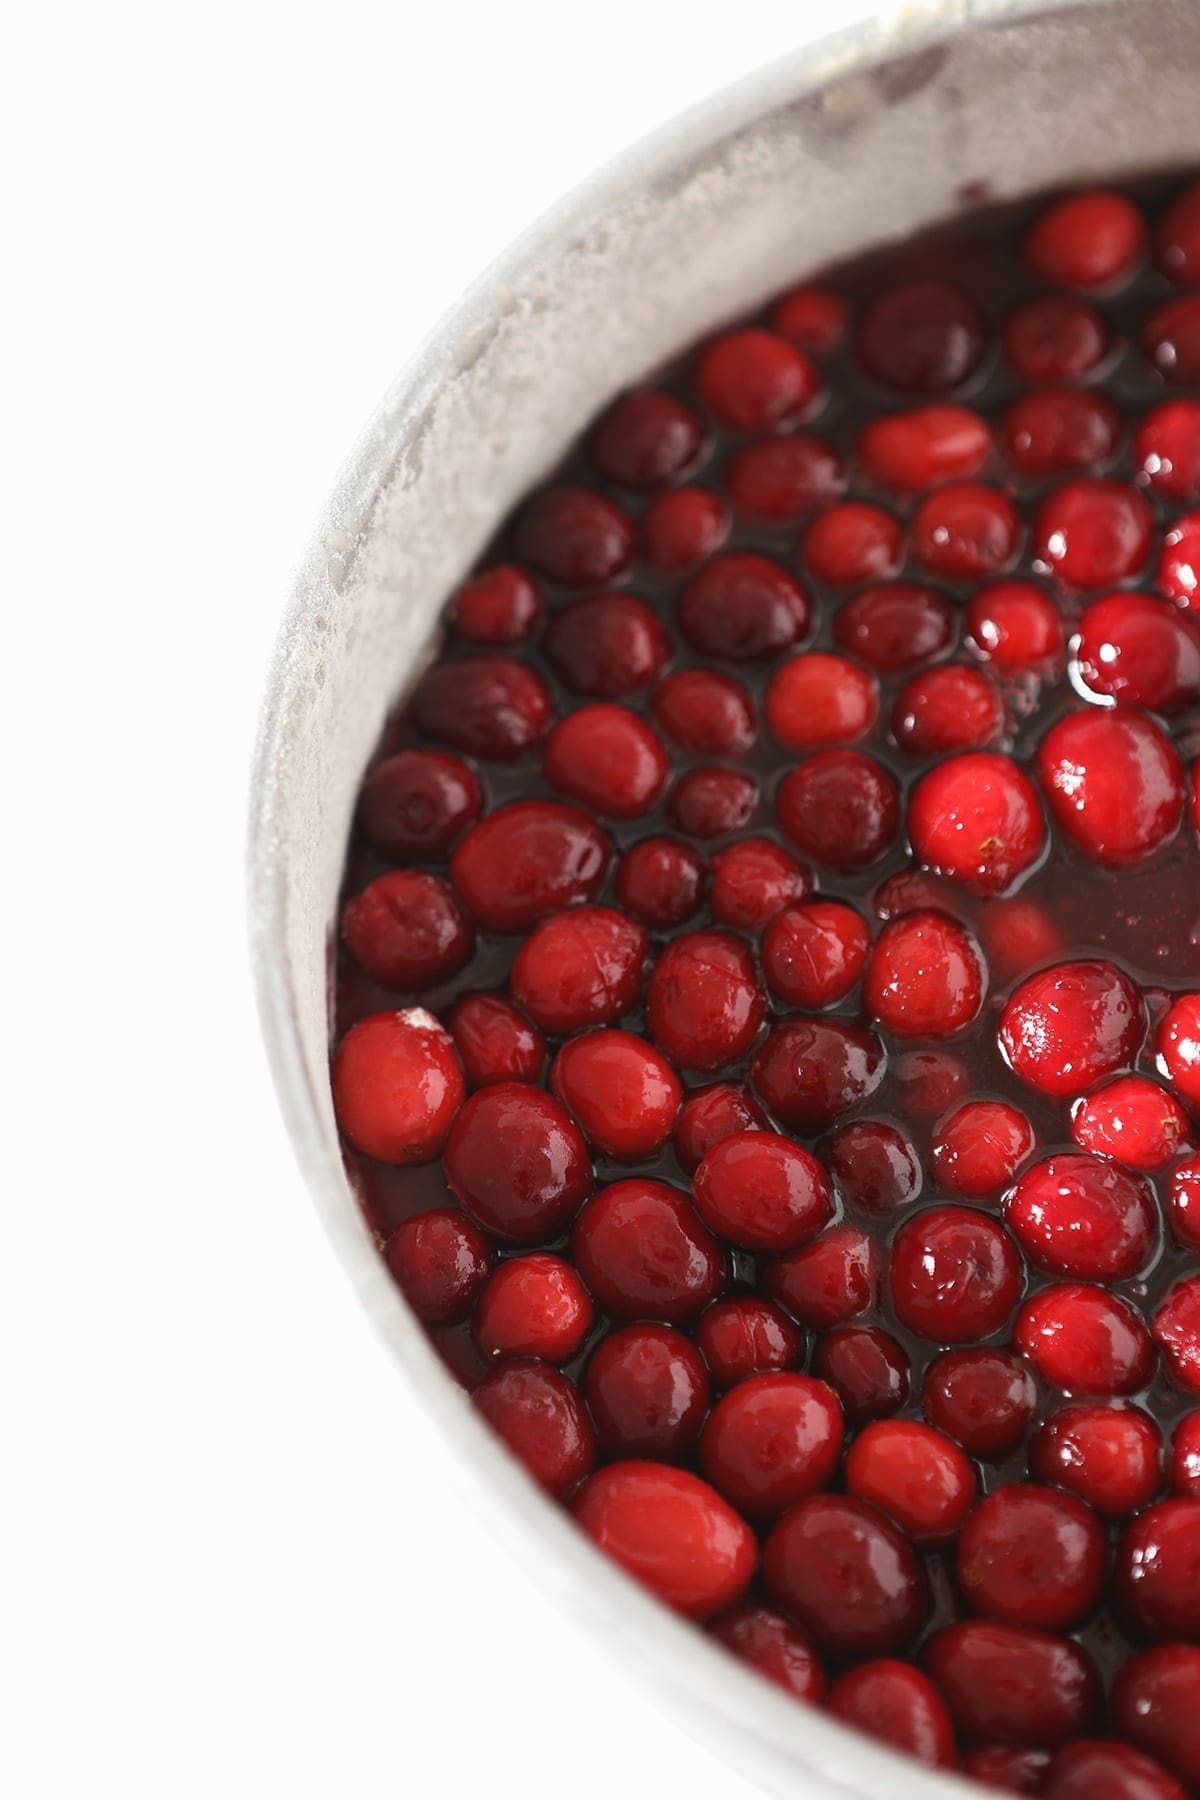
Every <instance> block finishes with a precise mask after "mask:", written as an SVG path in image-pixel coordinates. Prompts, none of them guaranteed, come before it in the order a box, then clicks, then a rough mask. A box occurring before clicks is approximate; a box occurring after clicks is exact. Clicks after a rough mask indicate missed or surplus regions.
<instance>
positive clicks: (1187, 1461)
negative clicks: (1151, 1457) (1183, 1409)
mask: <svg viewBox="0 0 1200 1800" xmlns="http://www.w3.org/2000/svg"><path fill="white" fill-rule="evenodd" d="M1171 1492H1172V1493H1173V1494H1191V1495H1192V1496H1193V1497H1194V1498H1196V1499H1200V1412H1191V1413H1186V1414H1185V1415H1184V1417H1183V1418H1182V1419H1180V1421H1179V1423H1178V1425H1177V1426H1176V1427H1175V1436H1174V1438H1173V1439H1172V1442H1171Z"/></svg>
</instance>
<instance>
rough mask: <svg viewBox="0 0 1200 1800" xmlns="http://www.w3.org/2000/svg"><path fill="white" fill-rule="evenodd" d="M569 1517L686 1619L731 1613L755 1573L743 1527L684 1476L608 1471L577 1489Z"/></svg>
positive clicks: (624, 1465) (655, 1469) (633, 1465)
mask: <svg viewBox="0 0 1200 1800" xmlns="http://www.w3.org/2000/svg"><path fill="white" fill-rule="evenodd" d="M572 1511H573V1512H574V1514H575V1518H576V1520H577V1522H578V1523H579V1525H580V1526H581V1527H582V1529H583V1530H584V1531H585V1532H586V1533H587V1535H588V1536H589V1537H590V1538H591V1539H592V1541H593V1542H594V1543H596V1544H598V1545H599V1546H600V1548H601V1549H602V1550H603V1551H604V1552H605V1553H606V1554H607V1555H608V1556H611V1557H612V1558H613V1560H614V1561H615V1562H618V1563H620V1565H621V1567H622V1568H623V1569H625V1570H626V1571H627V1572H628V1573H629V1574H630V1575H632V1576H633V1577H634V1579H635V1580H637V1581H640V1582H641V1583H642V1584H643V1585H644V1586H645V1587H647V1588H649V1589H650V1591H651V1593H653V1594H655V1595H657V1597H658V1598H659V1599H660V1600H662V1601H665V1603H666V1604H667V1605H668V1606H670V1607H673V1608H674V1609H675V1611H676V1612H680V1613H682V1614H683V1615H684V1616H685V1618H689V1619H707V1618H711V1617H712V1615H713V1614H714V1613H719V1612H722V1611H723V1610H724V1609H725V1608H726V1607H729V1606H732V1605H733V1604H734V1602H735V1601H737V1600H740V1599H741V1597H742V1595H743V1594H744V1593H745V1591H746V1588H747V1587H748V1586H749V1584H750V1581H751V1579H752V1578H753V1575H754V1572H755V1570H756V1568H757V1566H758V1546H757V1544H756V1543H755V1541H754V1534H753V1533H752V1532H751V1530H750V1528H749V1526H748V1525H746V1523H745V1522H744V1520H742V1519H740V1518H739V1517H738V1515H737V1514H736V1513H735V1512H734V1511H733V1509H732V1508H731V1507H729V1506H727V1505H726V1503H725V1501H724V1500H722V1499H721V1497H720V1495H719V1494H717V1493H716V1492H715V1491H714V1490H713V1489H712V1488H711V1487H709V1485H708V1483H707V1482H705V1481H701V1480H700V1478H699V1476H698V1475H692V1474H691V1473H689V1471H688V1470H686V1469H672V1468H668V1467H666V1466H665V1465H664V1464H662V1463H653V1462H637V1461H633V1462H615V1463H610V1464H609V1465H608V1467H607V1468H604V1469H599V1470H597V1472H596V1474H595V1475H593V1476H592V1477H591V1479H590V1480H589V1481H587V1482H586V1483H585V1484H584V1486H583V1487H582V1488H581V1490H580V1492H579V1493H578V1495H577V1496H576V1498H575V1501H574V1504H573V1507H572Z"/></svg>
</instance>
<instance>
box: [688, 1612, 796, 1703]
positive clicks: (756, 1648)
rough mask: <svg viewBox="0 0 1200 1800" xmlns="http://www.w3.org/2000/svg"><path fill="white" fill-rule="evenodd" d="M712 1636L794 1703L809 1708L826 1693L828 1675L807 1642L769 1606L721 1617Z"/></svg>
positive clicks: (723, 1614)
mask: <svg viewBox="0 0 1200 1800" xmlns="http://www.w3.org/2000/svg"><path fill="white" fill-rule="evenodd" d="M710 1629H711V1631H712V1634H713V1636H714V1637H715V1638H716V1639H717V1641H718V1642H719V1643H722V1644H724V1646H725V1648H726V1649H727V1650H731V1651H732V1652H733V1654H734V1655H735V1656H736V1657H739V1658H740V1659H741V1661H742V1662H745V1663H749V1665H750V1667H751V1668H752V1669H757V1670H758V1672H759V1674H760V1675H763V1676H765V1677H766V1679H767V1680H768V1681H773V1682H774V1683H775V1684H776V1686H777V1687H781V1688H783V1690H784V1691H785V1693H788V1694H791V1696H792V1698H793V1699H794V1700H806V1701H808V1702H809V1703H810V1704H812V1703H814V1702H816V1701H817V1700H819V1699H820V1698H821V1695H822V1694H823V1693H824V1691H825V1672H824V1670H823V1669H822V1668H821V1664H820V1662H819V1660H818V1658H817V1653H816V1651H815V1650H814V1649H813V1647H812V1645H811V1644H810V1643H809V1642H808V1639H807V1638H803V1637H801V1635H800V1633H799V1632H798V1631H797V1630H796V1627H795V1626H794V1625H793V1624H792V1623H791V1622H790V1620H788V1619H785V1618H784V1616H783V1614H782V1613H777V1612H772V1611H771V1610H770V1608H769V1607H766V1606H739V1607H736V1608H735V1609H734V1611H732V1612H727V1613H722V1614H721V1616H720V1618H719V1619H714V1620H713V1623H712V1625H711V1627H710Z"/></svg>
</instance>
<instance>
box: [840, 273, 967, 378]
mask: <svg viewBox="0 0 1200 1800" xmlns="http://www.w3.org/2000/svg"><path fill="white" fill-rule="evenodd" d="M984 343H985V330H984V324H983V321H982V319H981V318H980V317H979V314H978V312H977V311H976V310H975V307H974V306H973V305H972V303H971V302H970V300H968V299H967V296H966V295H965V294H964V293H963V292H962V289H961V288H957V287H953V286H951V284H950V283H949V282H946V281H913V282H909V283H908V284H907V285H906V286H904V287H896V288H892V289H891V291H890V292H888V293H885V294H884V295H883V296H882V297H881V298H880V299H878V300H876V301H875V302H874V303H873V304H872V305H871V307H870V308H869V309H868V311H867V314H866V317H865V318H864V320H863V322H862V326H861V327H860V330H859V333H858V342H857V346H856V348H857V351H858V360H859V362H860V363H861V364H862V366H863V368H864V369H865V370H866V372H867V374H868V375H872V376H874V378H875V380H876V381H881V382H883V383H884V385H885V386H887V387H893V388H900V389H901V390H902V392H904V393H908V394H932V393H937V392H938V391H939V390H941V389H945V388H955V387H958V386H960V385H961V383H962V382H964V381H965V380H966V379H967V376H968V375H970V374H971V373H972V372H973V370H974V369H975V367H976V365H977V363H978V362H979V359H980V357H981V356H982V355H983V349H984Z"/></svg>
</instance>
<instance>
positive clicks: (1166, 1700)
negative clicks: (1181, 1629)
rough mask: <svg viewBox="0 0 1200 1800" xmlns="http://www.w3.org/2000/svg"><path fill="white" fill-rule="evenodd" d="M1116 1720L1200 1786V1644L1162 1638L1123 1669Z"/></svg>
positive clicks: (1185, 1778) (1131, 1738) (1119, 1673)
mask: <svg viewBox="0 0 1200 1800" xmlns="http://www.w3.org/2000/svg"><path fill="white" fill-rule="evenodd" d="M1112 1711H1113V1723H1114V1724H1115V1725H1116V1727H1117V1729H1118V1731H1120V1733H1121V1735H1122V1736H1123V1737H1126V1738H1128V1739H1129V1741H1130V1743H1132V1744H1136V1745H1137V1747H1138V1749H1139V1750H1145V1751H1146V1752H1147V1753H1148V1754H1149V1755H1151V1756H1155V1757H1157V1758H1158V1760H1159V1762H1161V1763H1164V1764H1165V1765H1166V1767H1167V1768H1168V1769H1173V1770H1174V1771H1175V1773H1176V1775H1178V1776H1179V1779H1180V1780H1181V1781H1185V1782H1187V1783H1188V1784H1189V1785H1190V1786H1191V1787H1192V1788H1193V1789H1195V1788H1196V1787H1200V1649H1198V1648H1197V1647H1196V1646H1195V1645H1193V1644H1158V1645H1156V1646H1155V1647H1154V1648H1153V1649H1151V1650H1143V1651H1141V1652H1140V1653H1139V1654H1138V1655H1136V1656H1131V1657H1130V1658H1129V1660H1128V1662H1126V1663H1125V1664H1124V1665H1123V1666H1122V1667H1121V1668H1120V1669H1119V1670H1118V1671H1117V1678H1116V1681H1115V1683H1114V1684H1113V1694H1112Z"/></svg>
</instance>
